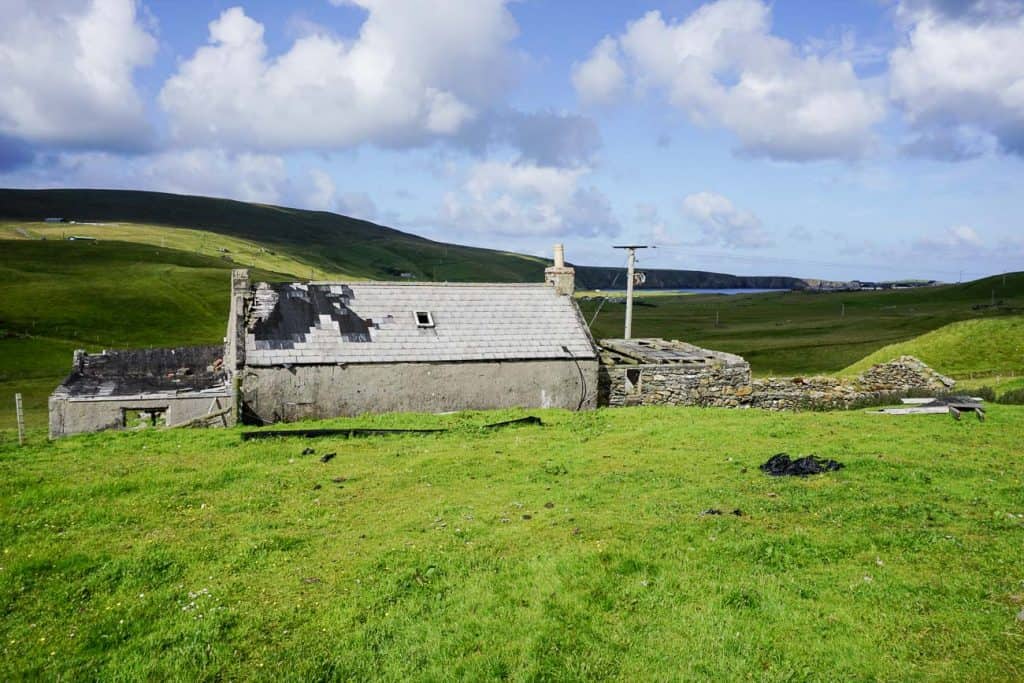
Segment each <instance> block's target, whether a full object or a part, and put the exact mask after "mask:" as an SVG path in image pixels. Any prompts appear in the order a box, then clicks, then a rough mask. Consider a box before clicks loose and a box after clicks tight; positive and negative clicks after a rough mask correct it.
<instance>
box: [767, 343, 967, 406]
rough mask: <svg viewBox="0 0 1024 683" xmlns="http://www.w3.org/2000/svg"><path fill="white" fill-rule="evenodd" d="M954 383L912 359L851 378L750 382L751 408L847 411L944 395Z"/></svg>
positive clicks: (777, 378) (796, 378)
mask: <svg viewBox="0 0 1024 683" xmlns="http://www.w3.org/2000/svg"><path fill="white" fill-rule="evenodd" d="M955 384H956V382H955V381H954V380H952V379H951V378H949V377H946V376H945V375H942V374H939V373H938V372H936V371H935V370H933V369H932V368H930V367H928V365H926V364H925V363H924V362H922V361H921V360H920V359H918V358H914V357H913V356H900V357H899V358H897V359H895V360H893V361H890V362H888V363H880V364H878V365H874V366H872V367H871V368H870V369H868V370H867V371H865V372H864V373H862V374H861V375H860V376H858V377H854V378H840V377H773V378H767V379H756V380H754V381H753V393H752V395H751V401H750V405H751V406H753V407H756V408H767V409H768V410H802V409H819V410H820V409H849V408H855V407H857V406H858V405H861V404H863V403H865V402H877V401H879V400H883V399H892V400H893V401H898V400H899V398H901V397H903V396H906V395H907V394H908V393H910V392H920V391H934V392H943V391H948V390H950V389H952V388H953V386H954V385H955Z"/></svg>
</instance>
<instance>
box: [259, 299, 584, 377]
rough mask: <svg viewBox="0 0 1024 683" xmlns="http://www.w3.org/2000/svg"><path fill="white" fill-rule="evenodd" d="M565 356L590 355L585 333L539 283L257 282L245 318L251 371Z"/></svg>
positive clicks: (570, 306) (572, 307) (563, 302)
mask: <svg viewBox="0 0 1024 683" xmlns="http://www.w3.org/2000/svg"><path fill="white" fill-rule="evenodd" d="M417 311H425V312H429V313H430V315H431V317H432V318H433V326H432V327H420V326H418V325H417V321H416V317H415V313H416V312H417ZM563 346H564V347H566V348H568V349H569V351H570V352H571V355H570V353H567V352H566V351H565V349H563V348H562V347H563ZM573 356H574V357H576V358H577V359H583V358H587V359H590V358H595V357H596V354H595V347H594V344H593V341H592V340H591V337H590V333H589V331H588V330H587V327H586V323H585V322H584V321H583V318H582V316H581V315H580V312H579V309H578V308H577V307H576V303H575V302H574V301H573V300H572V297H566V296H559V295H558V294H556V293H555V291H554V289H553V288H552V287H550V286H548V285H545V284H527V285H523V284H461V283H459V284H449V283H444V284H438V283H402V282H386V283H384V282H380V283H378V282H374V283H355V282H354V283H315V284H303V283H289V284H273V285H270V284H267V283H260V284H259V285H257V286H256V288H255V293H254V300H253V304H252V307H251V309H250V311H249V314H248V318H247V321H246V337H245V362H246V364H247V365H253V366H271V365H281V364H289V365H291V364H294V365H302V364H318V363H392V362H431V361H494V360H529V359H551V358H564V359H569V358H571V357H573Z"/></svg>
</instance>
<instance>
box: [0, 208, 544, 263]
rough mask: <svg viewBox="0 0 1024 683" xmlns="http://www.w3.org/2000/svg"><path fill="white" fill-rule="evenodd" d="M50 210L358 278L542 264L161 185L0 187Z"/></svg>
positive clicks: (39, 214) (36, 217)
mask: <svg viewBox="0 0 1024 683" xmlns="http://www.w3.org/2000/svg"><path fill="white" fill-rule="evenodd" d="M46 217H60V218H64V219H65V220H74V221H88V222H101V223H135V224H141V225H147V226H167V227H171V228H190V229H193V230H199V231H204V232H207V233H217V234H222V235H227V236H229V237H233V238H237V239H240V240H245V241H251V242H257V243H259V244H260V245H261V246H263V247H265V248H269V249H271V250H276V251H285V252H287V253H288V254H289V256H290V257H291V258H292V259H295V260H297V261H299V262H301V263H303V264H307V265H308V266H310V267H313V268H315V269H319V270H321V271H323V272H326V273H342V274H344V275H346V276H347V277H353V278H368V279H384V280H387V279H391V280H393V279H396V278H397V277H399V275H401V273H411V274H412V275H414V276H415V277H417V278H418V279H421V280H452V281H462V280H468V281H473V280H477V281H490V282H523V281H538V280H540V279H541V278H542V277H543V270H544V266H545V261H544V260H542V259H539V258H534V257H530V256H523V255H521V254H511V253H506V252H501V251H494V250H490V249H477V248H474V247H464V246H458V245H453V244H444V243H441V242H434V241H432V240H428V239H424V238H422V237H417V236H416V235H411V234H409V233H405V232H401V231H399V230H394V229H392V228H386V227H383V226H380V225H377V224H375V223H370V222H369V221H362V220H357V219H355V218H349V217H347V216H341V215H338V214H335V213H329V212H326V211H304V210H301V209H291V208H287V207H283V206H270V205H265V204H251V203H248V202H238V201H233V200H230V199H215V198H212V197H192V196H187V195H176V194H166V193H161V192H138V191H131V190H5V189H0V219H7V220H8V221H27V222H38V221H41V220H42V219H43V218H46ZM83 227H88V226H83ZM62 228H63V230H64V231H66V232H69V233H72V232H75V231H78V228H77V227H75V226H71V225H66V226H62Z"/></svg>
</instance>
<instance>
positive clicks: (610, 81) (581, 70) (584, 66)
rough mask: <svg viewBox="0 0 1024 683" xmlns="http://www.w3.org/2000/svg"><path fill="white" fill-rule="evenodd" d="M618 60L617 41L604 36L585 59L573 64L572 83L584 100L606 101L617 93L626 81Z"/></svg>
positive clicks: (592, 101)
mask: <svg viewBox="0 0 1024 683" xmlns="http://www.w3.org/2000/svg"><path fill="white" fill-rule="evenodd" d="M619 60H620V57H619V47H618V43H617V42H616V41H615V39H614V38H612V37H611V36H605V37H604V39H602V40H601V42H600V43H598V44H597V46H596V47H594V50H593V51H592V52H591V53H590V56H589V57H588V58H587V59H586V61H584V62H581V63H576V64H573V67H572V84H573V87H575V88H576V92H578V93H579V95H580V98H582V99H583V101H584V102H588V103H602V102H608V101H610V100H612V99H614V98H615V97H616V96H617V95H618V94H619V92H620V91H621V90H622V88H623V86H624V85H625V83H626V72H625V70H624V69H623V68H622V65H621V64H620V63H619Z"/></svg>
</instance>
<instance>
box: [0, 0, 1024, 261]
mask: <svg viewBox="0 0 1024 683" xmlns="http://www.w3.org/2000/svg"><path fill="white" fill-rule="evenodd" d="M1022 164H1024V2H1022V1H1021V0H847V1H845V2H824V1H819V2H810V1H806V2H804V1H801V2H797V1H793V0H789V1H787V0H777V1H776V2H774V3H766V2H762V1H761V0H717V1H716V2H703V3H702V2H695V1H689V0H675V1H667V2H660V3H659V2H632V1H621V2H609V3H594V2H576V1H570V0H559V1H557V2H554V1H550V0H549V1H546V2H542V1H540V0H522V1H519V2H511V1H505V0H459V1H456V0H438V1H437V2H427V1H425V0H303V1H301V2H289V3H280V2H267V1H265V0H252V1H250V2H243V3H241V4H239V3H237V2H182V1H173V0H136V1H133V0H46V2H38V1H36V0H8V1H7V2H4V3H3V4H2V5H0V185H2V186H8V187H117V188H135V189H152V190H163V191H171V192H184V193H192V194H205V195H213V196H225V197H232V198H237V199H243V200H247V201H258V202H267V203H276V204H284V205H291V206H299V207H303V208H313V209H322V210H330V211H337V212H340V213H347V214H350V215H355V216H358V217H363V218H367V219H369V220H374V221H376V222H379V223H382V224H385V225H390V226H393V227H396V228H399V229H404V230H408V231H410V232H415V233H418V234H423V235H426V236H429V237H432V238H436V239H441V240H446V241H455V242H460V243H468V244H476V245H481V246H488V247H493V248H500V249H509V250H517V251H524V252H529V253H536V254H546V253H549V251H550V245H551V244H552V243H554V242H556V241H560V242H564V243H565V244H566V248H567V252H568V256H569V258H570V260H574V261H576V262H580V263H592V264H605V265H618V264H619V262H620V261H621V258H622V257H621V253H620V252H615V251H613V250H612V249H611V248H610V246H611V245H612V244H620V243H624V242H641V243H647V244H651V245H657V246H658V249H657V250H651V251H648V252H646V253H644V254H643V255H642V265H645V266H647V267H656V266H659V267H677V268H695V269H704V270H717V271H724V272H734V273H747V274H792V275H799V276H805V277H829V278H839V279H847V278H872V279H875V278H879V279H880V278H896V277H928V278H936V279H941V280H956V279H959V278H960V277H964V278H973V277H978V276H981V275H984V274H988V273H994V272H1002V271H1006V270H1020V269H1021V268H1022V265H1021V263H1022V261H1024V230H1022V228H1021V218H1020V217H1021V216H1022V215H1024V198H1022V196H1021V192H1020V188H1021V187H1024V182H1022V181H1024V172H1022V169H1024V165H1022ZM961 273H962V275H961Z"/></svg>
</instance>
